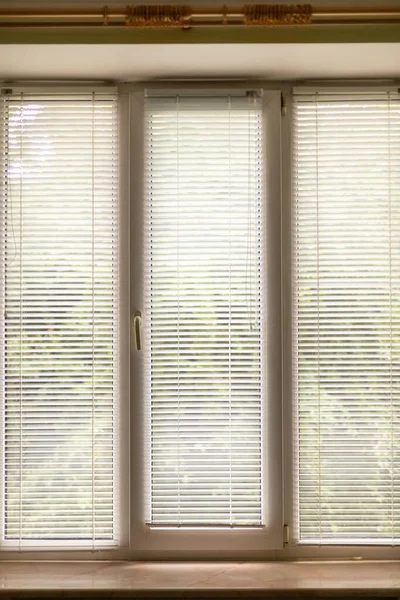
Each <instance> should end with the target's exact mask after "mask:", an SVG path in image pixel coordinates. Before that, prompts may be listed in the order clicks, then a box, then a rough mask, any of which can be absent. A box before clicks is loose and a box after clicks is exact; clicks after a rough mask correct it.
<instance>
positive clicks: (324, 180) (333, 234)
mask: <svg viewBox="0 0 400 600" xmlns="http://www.w3.org/2000/svg"><path fill="white" fill-rule="evenodd" d="M293 128H294V130H293V136H294V138H293V139H294V142H293V144H294V147H293V194H294V220H293V228H294V280H293V282H294V323H293V325H294V327H293V331H294V361H293V362H294V391H295V395H294V396H295V415H296V433H297V444H296V457H295V459H296V463H297V470H296V478H297V482H296V483H297V494H298V497H297V501H298V504H297V510H296V513H297V514H296V517H297V537H298V539H299V540H300V542H306V543H307V542H310V543H349V544H350V543H393V544H394V543H399V541H400V100H399V95H398V94H397V92H396V93H395V92H384V91H382V92H381V91H376V92H371V93H367V92H365V93H362V92H357V91H355V92H354V93H351V92H340V91H335V92H330V93H329V92H319V93H309V94H308V93H303V94H301V93H300V94H298V95H296V96H295V98H294V121H293Z"/></svg>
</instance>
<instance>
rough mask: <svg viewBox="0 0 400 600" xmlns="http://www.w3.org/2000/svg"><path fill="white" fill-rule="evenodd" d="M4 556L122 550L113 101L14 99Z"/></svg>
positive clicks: (4, 137)
mask: <svg viewBox="0 0 400 600" xmlns="http://www.w3.org/2000/svg"><path fill="white" fill-rule="evenodd" d="M0 111H1V112H0V122H1V124H2V131H1V144H0V153H1V171H2V190H1V198H2V228H1V238H2V252H1V261H2V263H1V269H2V288H1V296H2V298H1V301H2V310H1V338H2V346H1V361H2V424H1V429H2V431H1V437H2V462H1V480H2V505H1V514H2V519H1V522H2V536H1V537H2V545H3V547H6V548H8V547H11V548H19V549H23V548H31V547H33V548H35V547H39V548H45V547H50V548H51V547H66V548H68V547H78V548H81V547H85V546H86V547H88V548H90V549H92V548H98V547H102V546H113V545H115V544H117V543H118V521H117V514H118V513H117V505H118V502H117V489H118V488H117V477H118V458H117V454H118V453H117V449H118V429H117V422H118V419H117V411H118V376H117V372H118V363H117V357H118V353H117V351H116V350H117V345H118V261H117V245H118V217H117V202H118V188H117V179H116V173H117V149H118V148H117V145H118V144H117V127H116V97H115V96H114V95H110V94H105V93H86V94H79V93H76V94H74V93H67V94H54V93H53V94H33V93H29V92H28V93H18V91H16V90H13V93H12V94H10V95H7V96H3V98H2V100H1V106H0Z"/></svg>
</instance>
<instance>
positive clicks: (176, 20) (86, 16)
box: [0, 4, 400, 29]
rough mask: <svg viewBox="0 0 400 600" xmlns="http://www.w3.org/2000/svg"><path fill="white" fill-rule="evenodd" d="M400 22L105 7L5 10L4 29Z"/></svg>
mask: <svg viewBox="0 0 400 600" xmlns="http://www.w3.org/2000/svg"><path fill="white" fill-rule="evenodd" d="M396 21H397V22H400V7H399V8H398V9H395V8H389V7H386V8H385V7H375V8H359V7H352V8H350V7H348V8H324V7H318V6H316V7H313V6H312V5H311V4H279V5H278V4H248V5H245V6H244V7H243V8H241V9H238V8H232V7H231V8H230V7H228V6H226V5H224V6H220V7H218V8H199V7H197V8H191V7H189V6H181V5H167V4H165V5H149V6H147V5H140V6H138V5H132V6H125V7H112V8H110V7H108V6H104V7H102V8H98V9H71V10H69V9H51V10H49V9H38V8H36V9H23V8H22V9H4V8H3V9H0V27H10V26H11V27H12V26H19V27H21V26H22V27H25V26H26V27H29V26H48V27H60V26H62V27H69V26H72V27H76V26H86V27H87V26H101V27H104V26H106V27H110V26H114V27H121V26H126V27H183V28H184V29H190V28H191V27H193V26H196V27H197V26H238V25H243V26H252V25H258V26H271V25H314V24H321V23H326V24H338V23H375V22H379V23H382V22H396Z"/></svg>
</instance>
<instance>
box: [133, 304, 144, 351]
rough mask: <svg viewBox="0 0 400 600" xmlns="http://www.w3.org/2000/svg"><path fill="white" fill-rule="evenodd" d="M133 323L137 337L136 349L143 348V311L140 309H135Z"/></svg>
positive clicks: (134, 333) (134, 334)
mask: <svg viewBox="0 0 400 600" xmlns="http://www.w3.org/2000/svg"><path fill="white" fill-rule="evenodd" d="M132 325H133V336H134V338H135V348H136V350H141V349H142V334H141V328H142V313H141V311H140V310H135V312H134V313H133V318H132Z"/></svg>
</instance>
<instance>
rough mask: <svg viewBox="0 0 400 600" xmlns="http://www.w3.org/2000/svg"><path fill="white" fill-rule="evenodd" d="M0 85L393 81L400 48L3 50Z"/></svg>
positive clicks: (98, 47) (295, 46)
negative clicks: (44, 82)
mask: <svg viewBox="0 0 400 600" xmlns="http://www.w3.org/2000/svg"><path fill="white" fill-rule="evenodd" d="M0 57H1V58H0V79H3V80H9V79H11V80H19V79H107V80H110V79H111V80H119V81H140V80H150V79H165V78H246V79H248V78H263V79H279V80H284V79H297V80H299V79H300V80H301V79H310V78H317V79H330V78H381V79H386V78H396V77H397V78H398V77H399V75H400V44H394V43H393V44H392V43H381V44H368V43H364V44H217V45H214V44H190V45H182V44H168V45H163V44H157V45H151V44H146V45H140V44H135V45H129V44H118V45H111V44H107V45H97V44H93V45H71V44H70V45H61V44H60V45H49V44H43V45H19V44H16V45H12V44H11V45H1V44H0Z"/></svg>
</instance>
